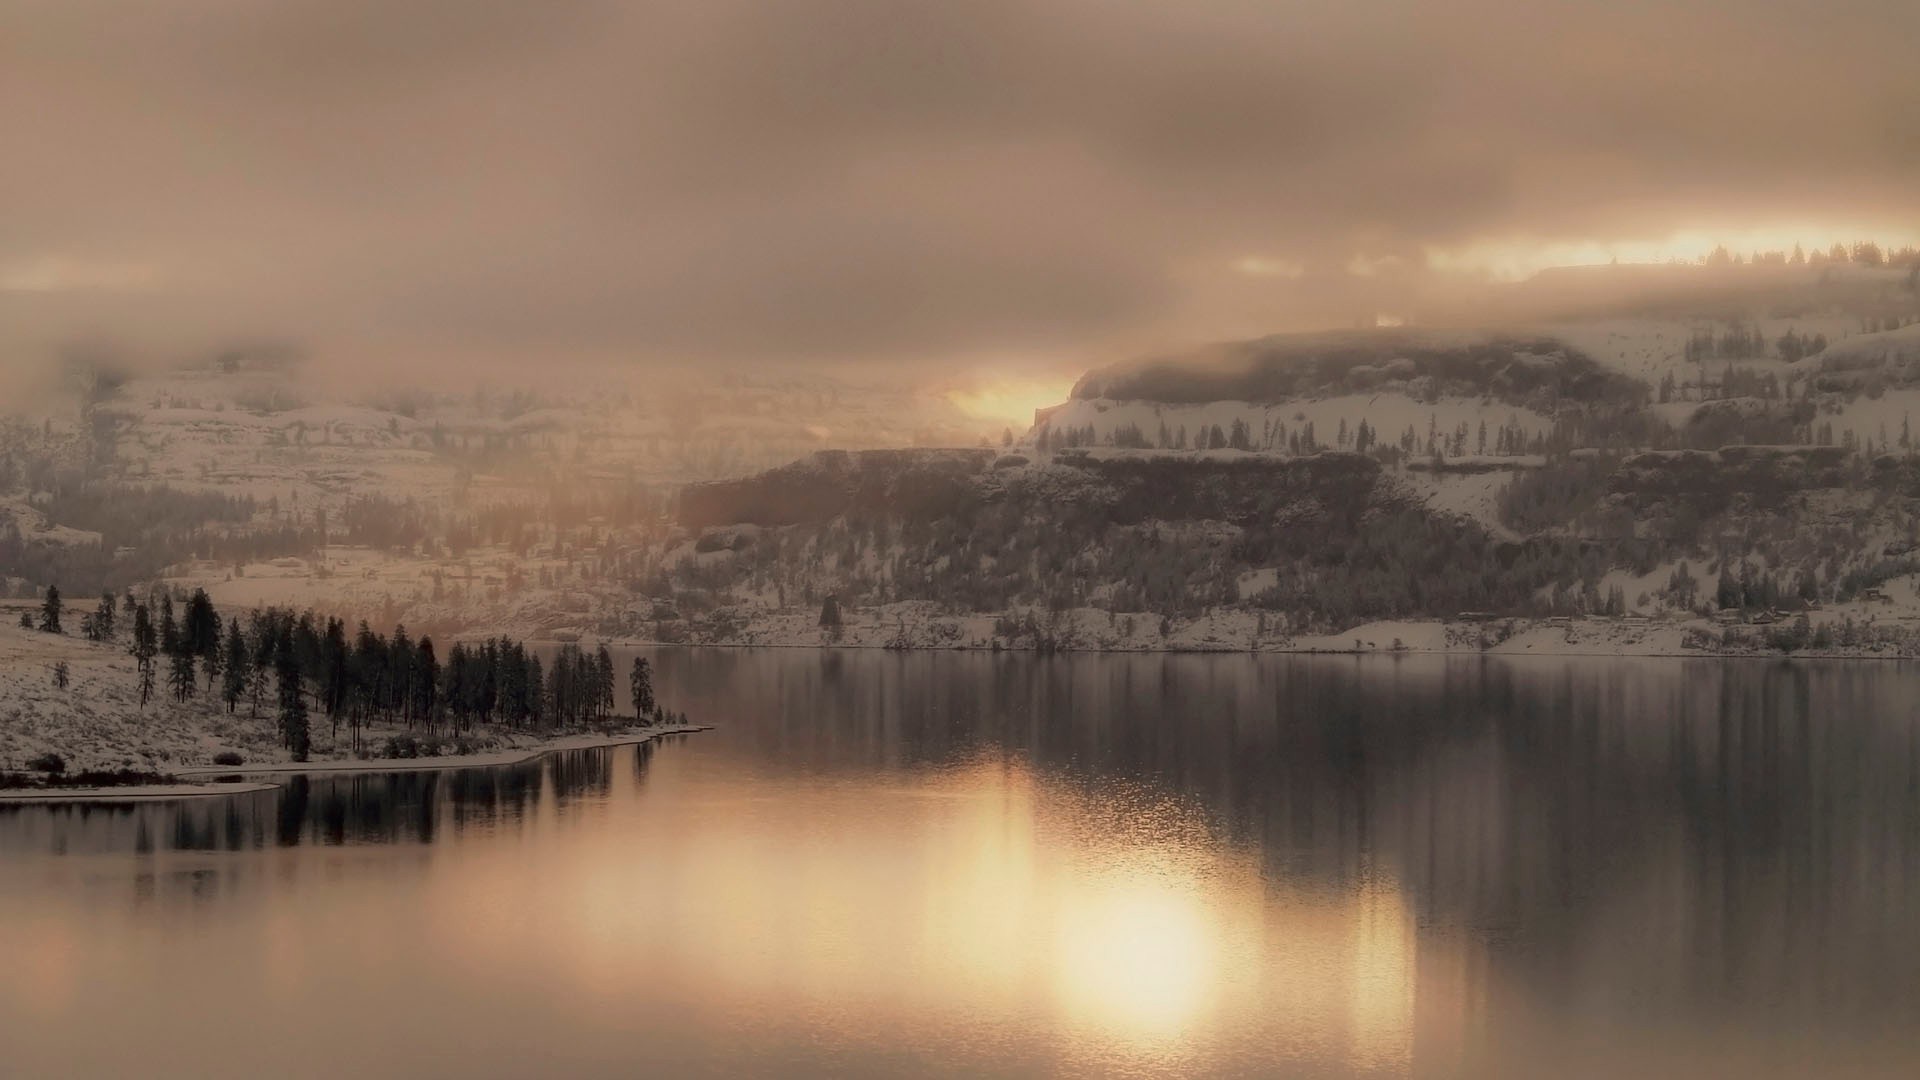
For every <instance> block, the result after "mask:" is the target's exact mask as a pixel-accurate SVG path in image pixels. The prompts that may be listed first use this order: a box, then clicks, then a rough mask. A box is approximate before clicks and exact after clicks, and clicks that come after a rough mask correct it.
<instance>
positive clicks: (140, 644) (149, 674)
mask: <svg viewBox="0 0 1920 1080" xmlns="http://www.w3.org/2000/svg"><path fill="white" fill-rule="evenodd" d="M132 652H133V659H134V663H135V666H136V667H137V668H138V669H139V672H140V707H141V708H142V709H144V708H146V707H147V702H148V701H150V700H152V699H153V684H154V671H153V658H154V657H155V656H157V655H159V653H160V646H159V642H158V640H157V635H156V634H155V633H154V630H153V617H152V616H151V615H149V614H148V613H147V605H145V604H141V605H139V606H138V607H135V608H134V609H133V646H132Z"/></svg>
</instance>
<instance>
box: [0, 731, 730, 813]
mask: <svg viewBox="0 0 1920 1080" xmlns="http://www.w3.org/2000/svg"><path fill="white" fill-rule="evenodd" d="M712 730H713V725H712V724H675V725H672V726H668V727H662V728H658V729H654V730H650V731H626V732H617V733H611V734H606V735H563V736H561V737H559V738H557V739H551V740H548V741H547V742H545V743H542V744H540V745H538V746H530V747H514V748H511V749H507V750H489V751H484V752H481V753H476V754H455V755H451V756H448V757H432V758H353V759H346V760H338V761H283V762H269V763H265V764H260V765H253V766H248V765H232V766H228V765H195V766H191V767H189V768H185V769H177V770H175V771H174V772H173V773H172V774H171V775H172V777H173V778H174V779H175V780H176V781H190V780H191V779H192V778H196V777H242V778H246V777H281V776H301V775H308V774H326V773H335V774H338V773H396V772H432V771H436V770H441V769H493V768H500V767H503V766H508V765H524V764H526V763H527V762H530V761H537V760H539V759H540V758H543V757H545V756H547V755H548V754H556V753H562V752H564V751H568V750H599V749H605V748H608V747H615V746H640V745H643V744H645V743H650V742H652V741H654V740H655V739H659V738H664V737H666V736H668V735H689V734H692V733H694V732H699V731H712ZM281 786H282V785H281V784H279V783H274V782H271V781H265V780H262V781H255V782H251V783H249V782H246V781H244V780H242V781H240V782H227V783H220V782H217V781H216V782H212V783H199V784H195V783H191V782H186V783H169V784H141V785H130V786H128V787H112V788H20V789H11V790H5V791H0V805H7V804H12V805H15V806H57V805H63V804H66V805H75V804H79V805H89V806H98V805H102V804H107V803H139V802H171V801H179V800H186V799H207V798H217V797H219V796H223V795H246V794H252V793H255V792H260V791H272V790H273V789H275V788H278V787H281Z"/></svg>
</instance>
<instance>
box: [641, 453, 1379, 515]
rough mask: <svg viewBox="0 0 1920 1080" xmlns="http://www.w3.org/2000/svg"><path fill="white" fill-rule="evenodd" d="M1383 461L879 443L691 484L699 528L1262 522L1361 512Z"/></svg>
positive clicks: (683, 500)
mask: <svg viewBox="0 0 1920 1080" xmlns="http://www.w3.org/2000/svg"><path fill="white" fill-rule="evenodd" d="M1380 469H1381V466H1380V464H1379V462H1377V461H1375V460H1373V459H1372V458H1369V457H1365V456H1363V455H1360V454H1340V453H1324V454H1317V455H1314V456H1312V457H1305V458H1270V457H1258V456H1255V455H1238V454H1235V455H1220V456H1209V457H1192V456H1185V457H1178V458H1175V457H1167V456H1160V455H1152V454H1138V455H1132V454H1129V455H1112V454H1087V453H1072V452H1068V453H1062V454H1058V455H1055V456H1053V457H1051V458H1047V459H1043V461H1042V462H1040V463H1037V464H1036V463H1032V462H1030V461H1029V460H1028V459H1027V458H1026V457H1024V456H1020V455H1005V456H1000V457H998V458H997V459H996V455H995V453H994V452H993V451H991V450H874V451H866V452H862V453H845V452H839V451H831V452H827V453H821V454H816V455H814V456H813V457H811V458H808V459H807V460H805V461H800V462H796V463H794V464H792V465H788V466H785V467H782V468H779V469H774V470H772V471H770V472H766V473H762V474H760V475H759V476H754V477H749V478H747V479H744V480H728V481H720V482H716V483H709V484H696V485H693V486H691V487H689V488H687V489H685V491H683V492H682V493H681V497H680V511H679V518H680V523H681V524H682V525H685V526H687V527H688V528H692V529H704V528H712V527H716V526H726V525H761V526H768V527H778V526H784V525H801V524H819V523H824V522H828V521H831V520H833V519H835V518H840V517H845V516H847V515H860V514H869V515H877V516H891V517H895V518H898V519H900V520H905V521H915V520H930V519H937V518H945V519H952V520H955V521H958V522H960V523H961V524H962V525H963V526H964V524H965V522H966V521H967V519H968V518H969V517H971V516H972V515H973V513H975V512H976V511H977V510H978V509H979V508H980V507H981V506H983V505H986V504H994V505H1002V506H1011V507H1012V508H1014V509H1016V510H1018V511H1020V512H1022V513H1028V512H1031V513H1036V514H1041V515H1046V514H1049V513H1057V514H1060V515H1069V514H1070V515H1073V516H1074V517H1076V518H1079V519H1081V520H1084V519H1085V518H1086V517H1088V516H1093V517H1097V518H1099V519H1101V520H1102V521H1103V522H1105V523H1108V524H1114V525H1134V524H1139V523H1141V522H1145V521H1222V522H1227V523H1229V524H1233V525H1242V526H1248V525H1257V524H1261V523H1267V522H1272V521H1275V520H1281V519H1286V518H1288V517H1290V516H1293V517H1297V516H1299V515H1300V514H1302V513H1303V512H1311V511H1316V510H1327V509H1329V508H1337V509H1338V510H1339V512H1340V513H1342V514H1349V515H1350V514H1357V513H1358V512H1359V509H1360V508H1361V507H1362V506H1363V505H1364V504H1365V502H1366V501H1367V499H1368V498H1369V496H1370V495H1371V493H1372V492H1373V490H1374V487H1375V483H1376V481H1377V480H1378V478H1379V475H1380Z"/></svg>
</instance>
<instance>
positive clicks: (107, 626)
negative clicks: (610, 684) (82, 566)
mask: <svg viewBox="0 0 1920 1080" xmlns="http://www.w3.org/2000/svg"><path fill="white" fill-rule="evenodd" d="M113 621H114V607H113V594H112V593H110V592H103V593H101V594H100V606H99V607H97V608H95V609H94V611H93V632H94V634H95V635H96V636H97V637H98V638H99V640H101V641H112V640H113V629H114V628H113Z"/></svg>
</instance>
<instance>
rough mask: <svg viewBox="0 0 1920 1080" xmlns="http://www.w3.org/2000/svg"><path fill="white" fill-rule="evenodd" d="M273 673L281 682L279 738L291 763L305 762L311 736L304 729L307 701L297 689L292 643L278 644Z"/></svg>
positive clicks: (296, 665) (297, 672)
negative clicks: (288, 754)
mask: <svg viewBox="0 0 1920 1080" xmlns="http://www.w3.org/2000/svg"><path fill="white" fill-rule="evenodd" d="M275 652H276V653H277V654H278V655H277V656H276V657H275V663H274V669H275V673H276V674H277V675H278V676H279V682H280V736H281V739H282V741H283V742H285V744H286V747H287V749H288V750H290V751H292V752H293V760H295V761H305V760H307V755H308V753H309V751H310V748H311V743H312V733H311V732H310V731H309V730H308V727H307V700H306V697H305V696H304V695H303V694H302V693H301V689H300V665H299V661H298V660H297V658H296V657H295V655H294V650H293V643H292V642H290V641H282V642H280V644H279V646H278V648H276V649H275Z"/></svg>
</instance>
